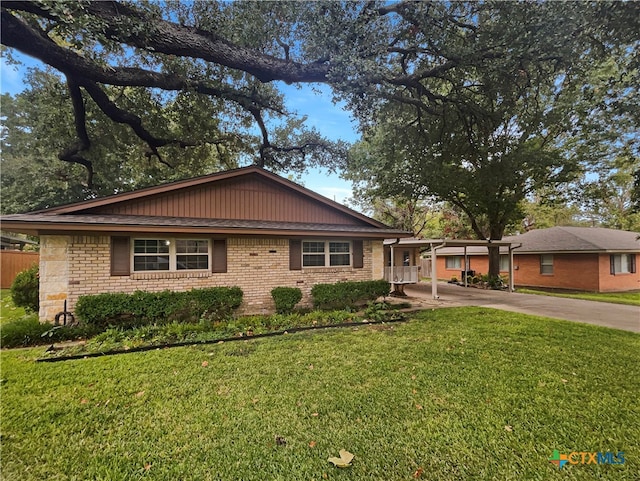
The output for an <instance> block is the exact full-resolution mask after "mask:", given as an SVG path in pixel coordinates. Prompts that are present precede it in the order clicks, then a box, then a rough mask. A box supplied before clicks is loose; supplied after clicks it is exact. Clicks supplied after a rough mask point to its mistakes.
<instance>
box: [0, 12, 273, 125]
mask: <svg viewBox="0 0 640 481" xmlns="http://www.w3.org/2000/svg"><path fill="white" fill-rule="evenodd" d="M7 3H9V2H7ZM3 6H4V4H3ZM1 18H2V29H0V41H1V43H2V44H3V45H6V46H7V47H12V48H15V49H17V50H19V51H21V52H22V53H24V54H26V55H29V56H30V57H34V58H37V59H38V60H41V61H42V62H44V63H45V64H47V65H50V66H51V67H53V68H55V69H56V70H59V71H61V72H63V73H65V74H69V75H73V76H75V77H83V78H86V79H90V80H93V81H94V82H98V83H103V84H107V85H119V86H130V87H155V88H160V89H162V90H171V91H177V90H185V89H193V90H195V91H196V92H198V93H201V94H205V95H211V96H214V97H218V98H222V99H226V100H229V101H232V102H235V103H237V104H239V105H240V106H242V107H243V108H247V106H248V105H253V104H255V105H258V106H260V107H261V108H264V109H269V110H272V111H274V112H277V113H279V114H283V112H282V110H281V109H279V108H276V107H274V106H272V105H270V104H269V102H268V101H267V100H266V99H263V98H260V97H259V96H258V95H247V94H245V93H242V92H239V91H237V90H234V89H231V88H229V87H215V86H212V85H210V84H208V83H206V82H203V81H197V80H188V79H185V78H182V77H180V76H176V75H174V74H165V73H161V72H154V71H151V70H144V69H140V68H133V67H117V68H115V67H110V66H103V65H98V64H97V63H95V62H92V61H91V60H89V59H87V58H85V57H82V56H80V55H78V54H77V53H75V52H73V51H70V50H67V49H65V48H63V47H60V46H59V45H57V44H56V43H55V42H53V41H52V40H51V39H50V38H49V37H47V35H46V34H45V33H44V32H43V31H42V30H37V29H36V28H35V27H33V26H31V25H29V24H27V23H26V22H24V21H23V20H21V19H19V18H17V17H15V16H13V15H11V14H10V13H9V12H7V11H6V10H5V8H4V7H3V8H2V17H1Z"/></svg>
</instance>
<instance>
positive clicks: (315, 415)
mask: <svg viewBox="0 0 640 481" xmlns="http://www.w3.org/2000/svg"><path fill="white" fill-rule="evenodd" d="M311 415H312V416H313V417H314V418H317V417H318V416H319V414H318V413H311Z"/></svg>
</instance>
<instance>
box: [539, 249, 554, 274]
mask: <svg viewBox="0 0 640 481" xmlns="http://www.w3.org/2000/svg"><path fill="white" fill-rule="evenodd" d="M540 274H553V254H542V255H541V256H540Z"/></svg>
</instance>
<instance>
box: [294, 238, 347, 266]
mask: <svg viewBox="0 0 640 481" xmlns="http://www.w3.org/2000/svg"><path fill="white" fill-rule="evenodd" d="M349 265H351V242H349V241H346V242H345V241H303V242H302V267H327V266H331V267H336V266H349Z"/></svg>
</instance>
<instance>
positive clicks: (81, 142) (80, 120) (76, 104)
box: [58, 77, 94, 189]
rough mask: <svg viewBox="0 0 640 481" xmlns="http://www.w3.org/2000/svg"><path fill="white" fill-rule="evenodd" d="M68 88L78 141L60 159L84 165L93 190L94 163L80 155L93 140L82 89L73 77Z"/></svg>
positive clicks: (69, 79)
mask: <svg viewBox="0 0 640 481" xmlns="http://www.w3.org/2000/svg"><path fill="white" fill-rule="evenodd" d="M67 88H68V89H69V95H70V96H71V103H72V105H73V114H74V120H75V121H74V124H75V129H76V135H77V136H78V140H77V141H76V142H74V143H73V144H71V145H70V146H69V147H67V148H66V149H65V150H63V151H62V152H60V153H59V154H58V159H60V160H62V161H64V162H70V163H73V164H79V165H82V166H83V167H84V168H85V169H86V170H87V188H88V189H92V188H93V175H94V171H93V163H92V162H91V161H90V160H88V159H85V158H84V157H83V156H81V155H80V152H82V151H83V150H87V149H88V148H89V147H90V146H91V140H90V139H89V134H88V133H87V125H86V110H85V107H84V100H83V99H82V92H80V87H79V86H78V84H77V83H76V82H75V80H74V79H73V78H71V77H67Z"/></svg>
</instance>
